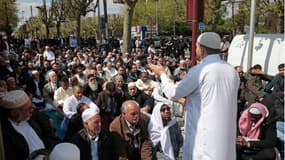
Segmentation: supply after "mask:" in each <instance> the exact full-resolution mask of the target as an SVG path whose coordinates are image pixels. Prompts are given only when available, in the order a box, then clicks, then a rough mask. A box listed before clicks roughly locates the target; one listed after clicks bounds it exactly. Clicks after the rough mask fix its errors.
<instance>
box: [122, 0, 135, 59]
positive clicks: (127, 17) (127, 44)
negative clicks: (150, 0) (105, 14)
mask: <svg viewBox="0 0 285 160" xmlns="http://www.w3.org/2000/svg"><path fill="white" fill-rule="evenodd" d="M135 4H136V2H135V3H133V4H131V3H127V2H125V4H124V8H123V15H124V29H123V50H122V53H123V55H124V56H125V53H126V52H128V53H130V52H131V29H132V18H133V13H134V9H135Z"/></svg>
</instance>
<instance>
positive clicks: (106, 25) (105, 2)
mask: <svg viewBox="0 0 285 160" xmlns="http://www.w3.org/2000/svg"><path fill="white" fill-rule="evenodd" d="M103 4H104V20H105V22H104V23H105V35H106V37H107V38H108V37H109V32H108V12H107V0H103Z"/></svg>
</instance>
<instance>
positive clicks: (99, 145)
mask: <svg viewBox="0 0 285 160" xmlns="http://www.w3.org/2000/svg"><path fill="white" fill-rule="evenodd" d="M82 121H83V125H84V129H82V130H80V131H79V132H78V133H77V134H76V135H75V136H74V137H73V138H72V139H71V143H73V144H75V145H76V146H77V147H78V148H79V150H80V160H93V159H98V160H115V159H117V157H116V154H115V149H114V145H113V140H112V137H111V136H110V133H109V132H108V131H107V130H101V116H100V115H99V112H98V110H96V109H94V108H88V109H86V110H84V111H83V113H82Z"/></svg>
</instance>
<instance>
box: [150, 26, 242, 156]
mask: <svg viewBox="0 0 285 160" xmlns="http://www.w3.org/2000/svg"><path fill="white" fill-rule="evenodd" d="M220 43H221V39H220V36H219V35H218V34H216V33H213V32H205V33H202V34H201V35H200V36H199V37H198V39H197V43H196V47H197V48H196V53H197V57H198V58H199V59H201V63H200V64H199V65H197V66H195V67H193V68H191V69H190V70H189V71H188V74H187V75H186V77H185V78H184V79H182V80H181V82H180V83H178V84H177V85H174V84H173V82H172V81H170V80H169V78H168V77H167V76H166V74H165V71H164V70H163V67H162V66H158V65H152V64H151V65H150V67H151V69H152V70H153V71H154V72H155V73H156V74H158V75H160V78H161V81H162V88H163V92H164V93H165V95H166V96H167V97H168V98H171V99H172V100H177V99H179V98H181V97H186V101H187V102H186V117H185V118H186V120H185V123H186V124H185V134H186V135H185V142H184V147H183V159H184V160H189V159H191V160H235V157H236V156H235V154H236V153H235V136H236V112H237V111H236V110H237V92H238V87H239V77H238V75H237V73H236V72H235V70H234V67H233V66H231V65H229V64H228V63H226V62H225V61H223V60H221V59H220V57H219V49H220Z"/></svg>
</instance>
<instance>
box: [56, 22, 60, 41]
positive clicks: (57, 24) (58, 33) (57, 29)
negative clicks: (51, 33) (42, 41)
mask: <svg viewBox="0 0 285 160" xmlns="http://www.w3.org/2000/svg"><path fill="white" fill-rule="evenodd" d="M60 26H61V23H60V22H57V23H56V34H57V37H60Z"/></svg>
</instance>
